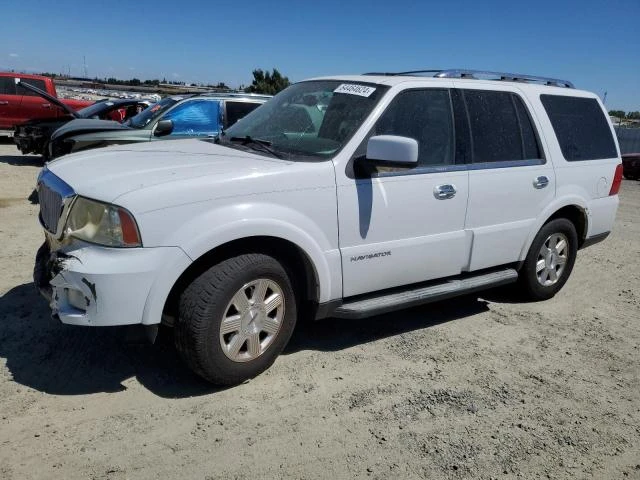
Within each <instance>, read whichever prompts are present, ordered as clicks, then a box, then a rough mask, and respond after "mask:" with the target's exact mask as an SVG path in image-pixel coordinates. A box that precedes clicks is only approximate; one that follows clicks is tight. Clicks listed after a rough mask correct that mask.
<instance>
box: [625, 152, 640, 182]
mask: <svg viewBox="0 0 640 480" xmlns="http://www.w3.org/2000/svg"><path fill="white" fill-rule="evenodd" d="M622 172H623V175H624V178H626V179H627V180H638V179H640V153H625V154H623V155H622Z"/></svg>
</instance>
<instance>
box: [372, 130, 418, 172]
mask: <svg viewBox="0 0 640 480" xmlns="http://www.w3.org/2000/svg"><path fill="white" fill-rule="evenodd" d="M366 161H369V162H372V163H375V164H379V165H386V166H390V167H409V168H411V167H415V166H416V165H417V164H418V142H417V141H416V140H415V139H413V138H409V137H399V136H397V135H377V136H375V137H371V138H370V139H369V142H368V143H367V158H366Z"/></svg>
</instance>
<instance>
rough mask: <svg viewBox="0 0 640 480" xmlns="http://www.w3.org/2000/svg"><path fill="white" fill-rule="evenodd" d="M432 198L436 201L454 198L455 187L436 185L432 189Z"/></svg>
mask: <svg viewBox="0 0 640 480" xmlns="http://www.w3.org/2000/svg"><path fill="white" fill-rule="evenodd" d="M433 196H434V197H436V198H437V199H438V200H447V199H449V198H453V197H455V196H456V187H455V185H448V184H447V185H438V186H437V187H435V188H434V189H433Z"/></svg>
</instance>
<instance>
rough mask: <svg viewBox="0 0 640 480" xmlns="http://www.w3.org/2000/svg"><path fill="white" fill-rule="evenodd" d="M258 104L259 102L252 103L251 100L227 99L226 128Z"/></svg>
mask: <svg viewBox="0 0 640 480" xmlns="http://www.w3.org/2000/svg"><path fill="white" fill-rule="evenodd" d="M259 106H260V104H259V103H253V102H229V101H228V102H227V118H226V123H227V126H226V128H229V127H230V126H231V125H233V124H234V123H236V122H237V121H238V120H240V119H241V118H242V117H244V116H245V115H246V114H247V113H249V112H252V111H253V110H255V109H256V108H258V107H259Z"/></svg>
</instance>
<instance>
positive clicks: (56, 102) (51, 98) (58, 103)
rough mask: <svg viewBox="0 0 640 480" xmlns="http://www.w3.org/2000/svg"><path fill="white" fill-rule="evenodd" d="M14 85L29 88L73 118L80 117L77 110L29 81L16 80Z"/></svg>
mask: <svg viewBox="0 0 640 480" xmlns="http://www.w3.org/2000/svg"><path fill="white" fill-rule="evenodd" d="M16 85H17V86H19V87H22V88H24V89H26V90H31V91H32V92H35V93H37V94H38V95H40V96H41V97H42V98H44V99H45V100H48V101H49V102H51V103H53V104H54V105H56V106H58V107H60V108H61V109H63V110H64V111H65V112H67V113H68V114H69V115H71V116H73V117H75V118H80V117H79V115H78V112H76V111H75V110H74V109H73V108H71V107H70V106H68V105H66V104H64V103H62V101H61V100H60V99H59V98H56V97H54V96H53V95H49V94H48V93H47V92H45V91H44V90H40V89H39V88H38V87H34V86H33V85H31V84H30V83H25V82H23V81H17V82H16Z"/></svg>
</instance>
